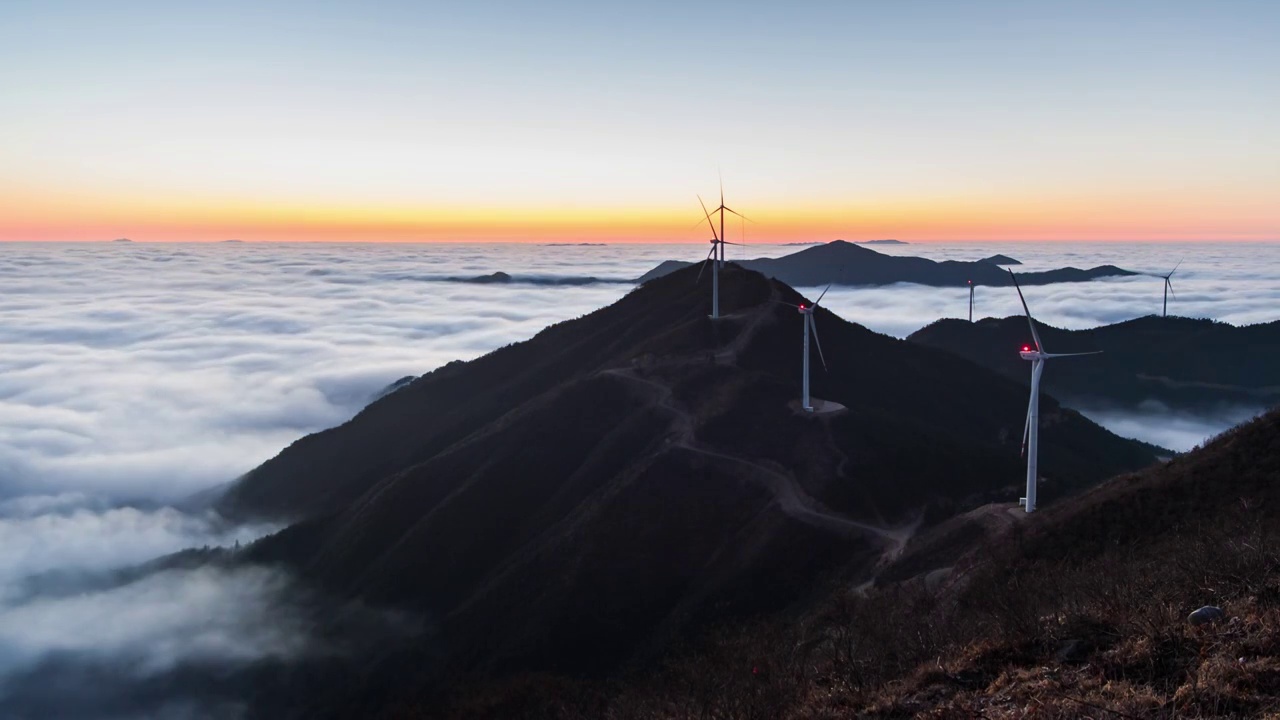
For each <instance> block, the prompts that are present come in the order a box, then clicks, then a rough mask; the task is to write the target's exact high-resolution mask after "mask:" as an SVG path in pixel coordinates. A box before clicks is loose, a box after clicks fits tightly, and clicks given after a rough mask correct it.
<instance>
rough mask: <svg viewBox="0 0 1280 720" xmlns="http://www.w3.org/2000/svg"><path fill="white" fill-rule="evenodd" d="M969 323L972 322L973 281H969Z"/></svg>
mask: <svg viewBox="0 0 1280 720" xmlns="http://www.w3.org/2000/svg"><path fill="white" fill-rule="evenodd" d="M969 322H973V281H972V280H970V281H969Z"/></svg>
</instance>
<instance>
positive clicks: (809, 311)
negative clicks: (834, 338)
mask: <svg viewBox="0 0 1280 720" xmlns="http://www.w3.org/2000/svg"><path fill="white" fill-rule="evenodd" d="M830 289H831V286H830V285H827V287H826V290H823V291H822V295H819V296H818V299H817V300H814V301H813V304H812V305H805V304H804V303H800V304H799V305H793V304H792V303H786V304H787V305H791V306H792V307H794V308H795V309H796V310H798V311H799V312H800V315H801V316H802V317H804V378H803V380H802V382H801V387H802V388H803V390H802V392H803V394H802V395H801V397H800V407H801V408H803V409H804V411H805V412H813V405H811V404H810V403H809V333H813V343H814V344H815V345H817V346H818V359H819V360H821V361H822V369H823V370H826V369H827V359H826V358H825V357H823V355H822V341H820V340H818V326H817V325H816V324H815V323H814V320H813V311H814V310H817V309H818V303H820V302H822V298H823V297H824V296H826V294H827V290H830Z"/></svg>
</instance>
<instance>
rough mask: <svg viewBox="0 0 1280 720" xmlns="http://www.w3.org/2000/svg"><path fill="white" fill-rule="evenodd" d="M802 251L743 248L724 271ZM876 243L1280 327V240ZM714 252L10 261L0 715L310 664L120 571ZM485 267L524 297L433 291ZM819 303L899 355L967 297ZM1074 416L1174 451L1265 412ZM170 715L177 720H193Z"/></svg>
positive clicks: (244, 531)
mask: <svg viewBox="0 0 1280 720" xmlns="http://www.w3.org/2000/svg"><path fill="white" fill-rule="evenodd" d="M799 249H802V248H799V247H785V246H750V247H746V248H738V247H735V248H733V249H732V252H731V253H730V259H731V260H732V259H735V257H758V256H777V255H781V254H786V253H789V252H794V251H796V250H799ZM877 249H878V250H881V251H883V252H889V253H893V254H912V255H921V256H925V257H931V258H934V259H964V260H972V259H978V258H981V257H985V256H987V255H991V254H994V253H997V252H1001V253H1005V254H1008V255H1012V256H1014V257H1016V258H1018V259H1020V260H1022V261H1023V262H1024V263H1025V266H1024V267H1025V269H1028V270H1041V269H1050V268H1054V267H1061V266H1064V265H1075V266H1077V267H1091V266H1094V265H1099V264H1104V263H1112V264H1116V265H1120V266H1121V267H1125V268H1128V269H1133V270H1139V271H1144V272H1152V273H1155V272H1167V271H1168V270H1169V269H1170V268H1171V267H1173V265H1174V264H1175V263H1177V262H1179V261H1180V260H1181V261H1183V264H1182V266H1181V267H1180V269H1179V270H1178V273H1177V274H1176V275H1175V276H1174V288H1175V290H1176V292H1177V299H1176V300H1174V299H1172V298H1171V299H1170V311H1171V312H1173V313H1177V314H1182V315H1191V316H1197V317H1211V318H1215V319H1218V320H1224V321H1228V322H1232V323H1237V324H1245V323H1253V322H1263V321H1271V320H1276V319H1278V318H1280V304H1277V302H1276V301H1277V296H1278V295H1280V246H1277V245H1259V244H1213V245H1210V244H1204V245H1200V244H1190V245H1188V244H1177V245H1173V244H1167V245H1161V244H1029V243H1028V244H1015V243H989V244H976V243H969V244H954V245H941V244H929V245H923V244H921V245H905V246H878V247H877ZM705 253H706V246H705V245H701V246H698V245H638V246H633V245H622V246H619V245H611V246H577V245H563V246H484V245H430V246H428V245H267V244H253V243H226V244H201V245H163V244H131V243H94V244H0V348H3V353H0V715H4V714H5V710H6V705H5V703H6V698H10V699H13V698H19V700H20V701H21V702H27V703H31V702H37V701H40V702H45V701H47V702H54V700H50V699H48V698H46V699H45V700H39V698H37V700H32V699H31V693H30V692H29V690H30V683H31V682H33V680H32V678H36V677H42V676H41V675H39V670H40V668H42V667H52V666H58V665H57V663H60V662H65V661H66V660H67V659H68V658H73V659H77V660H83V661H84V662H89V663H98V664H99V665H101V666H104V667H105V666H113V667H115V666H119V667H127V668H128V669H129V671H128V673H124V675H125V676H126V677H128V678H133V679H140V678H146V677H151V676H154V675H155V674H157V673H163V672H167V671H171V670H172V669H174V668H175V667H178V666H181V665H182V664H183V663H208V662H223V663H227V664H229V665H232V666H234V665H236V664H243V663H251V662H255V661H259V660H262V659H264V658H292V657H298V656H303V655H305V654H307V653H309V652H313V651H314V650H315V649H314V648H312V647H310V646H309V643H308V640H307V639H306V637H305V633H304V632H303V631H302V629H301V628H299V627H297V625H296V623H293V622H291V621H290V620H289V614H288V613H281V612H277V608H279V607H281V605H282V604H283V603H284V600H285V598H287V597H288V596H289V595H290V594H291V592H292V590H291V588H292V582H291V580H290V579H289V578H287V577H283V576H280V575H279V574H277V573H272V572H268V571H265V570H261V569H237V570H228V569H212V568H209V567H205V568H198V569H181V568H170V569H166V570H163V571H161V572H156V573H151V574H141V575H136V576H129V577H128V578H126V579H119V578H116V579H114V580H112V579H110V578H111V576H110V573H111V572H113V571H116V570H120V569H124V568H129V567H132V566H135V565H137V564H139V563H143V562H146V561H149V560H151V559H153V558H156V557H158V556H161V555H164V554H166V553H172V552H175V551H177V550H181V549H183V548H188V547H200V546H206V545H208V546H229V545H233V544H234V543H236V542H241V543H244V542H248V541H250V540H252V539H253V538H255V537H258V536H260V535H262V534H264V533H266V532H269V531H271V530H273V529H274V528H269V527H229V526H227V525H226V524H225V523H223V522H222V521H221V520H220V519H219V518H217V517H215V516H213V515H211V514H209V513H208V512H207V511H203V510H192V509H190V508H189V507H188V506H186V505H182V504H181V503H180V501H182V500H183V499H185V498H188V497H190V496H192V495H193V494H195V493H199V492H201V491H206V490H209V489H210V488H215V487H217V486H219V485H221V484H224V483H227V482H229V481H231V480H233V479H234V478H236V477H237V476H239V475H240V474H241V473H243V472H245V471H247V470H249V469H251V468H252V467H254V466H256V465H257V464H259V463H261V462H262V461H264V460H266V459H268V458H269V457H271V456H272V455H274V454H275V453H276V452H278V451H279V450H280V449H282V448H283V447H285V446H286V445H288V444H289V443H290V442H292V441H294V440H296V439H297V438H299V437H301V436H302V435H305V434H307V433H310V432H314V431H316V430H320V429H323V428H326V427H331V426H333V425H336V424H339V423H341V422H343V421H345V420H346V419H348V418H350V417H351V416H352V415H353V414H354V413H356V412H357V411H358V410H359V409H360V408H361V407H363V406H364V405H365V404H367V403H368V402H369V400H370V399H372V398H373V397H374V396H375V395H376V394H377V393H378V392H379V391H380V390H381V389H383V388H385V387H386V386H387V385H388V384H389V383H391V382H393V381H395V380H397V379H398V378H401V377H404V376H406V375H418V374H421V373H423V372H426V371H429V370H431V369H433V368H435V367H438V366H440V365H442V364H444V363H446V362H449V361H451V360H456V359H464V360H465V359H470V358H474V357H477V356H479V355H481V354H483V353H485V352H488V351H490V350H493V349H495V348H497V347H500V346H502V345H505V344H508V343H511V342H516V341H520V340H523V339H526V338H528V337H530V336H532V335H534V334H535V333H537V332H538V331H539V330H541V329H542V328H544V327H546V326H547V325H549V324H551V323H555V322H558V321H561V320H565V319H569V318H573V317H577V316H580V315H583V314H585V313H587V312H589V311H591V310H594V309H596V308H598V307H600V306H603V305H606V304H608V303H611V302H613V301H615V300H617V299H619V298H620V297H622V296H623V295H624V294H626V293H627V292H629V291H630V290H631V289H632V287H633V285H632V284H630V283H629V282H628V281H629V280H630V279H632V278H635V277H638V276H639V275H641V274H643V273H644V272H645V271H647V270H649V269H650V268H651V267H653V266H654V265H656V264H657V263H658V262H660V261H661V260H665V259H673V258H674V259H683V260H697V259H700V258H701V257H704V256H705ZM496 271H503V272H507V273H509V274H511V275H512V276H514V277H515V278H516V279H517V280H518V281H524V282H516V283H512V284H468V283H460V282H449V281H446V280H444V278H449V277H470V276H475V275H483V274H488V273H492V272H496ZM586 278H595V279H597V280H599V282H585V279H586ZM562 281H567V284H566V283H565V282H562ZM580 283H581V284H580ZM1161 283H1162V281H1161V280H1159V279H1153V278H1151V277H1134V278H1118V279H1111V280H1103V281H1098V282H1091V283H1081V284H1064V285H1050V286H1038V287H1032V288H1028V289H1027V291H1026V292H1027V300H1028V302H1029V303H1030V304H1031V307H1032V310H1033V312H1034V313H1035V314H1036V315H1037V318H1038V319H1040V320H1041V321H1043V322H1046V323H1049V324H1051V325H1057V326H1060V327H1070V328H1084V327H1092V326H1096V325H1099V324H1104V323H1110V322H1115V321H1119V320H1124V319H1128V318H1132V317H1137V316H1141V315H1145V314H1150V313H1156V312H1159V310H1160V300H1161ZM802 291H805V292H807V293H809V294H810V296H811V297H812V296H815V295H816V293H817V292H819V291H820V289H818V288H802ZM824 304H825V305H827V306H828V307H829V308H830V309H831V310H833V311H834V312H836V313H838V314H840V315H842V316H844V317H845V318H847V319H849V320H852V321H855V322H858V323H861V324H863V325H866V326H868V327H870V328H872V329H874V330H878V331H881V332H885V333H888V334H891V335H895V336H899V337H903V336H905V335H907V334H909V333H910V332H912V331H914V330H916V329H918V328H920V327H922V326H924V325H926V324H928V323H929V322H932V321H933V320H936V319H937V318H939V317H944V316H950V317H963V316H964V315H965V313H966V312H967V308H968V293H967V290H964V289H947V288H943V289H939V288H924V287H919V286H911V285H896V286H890V287H882V288H832V289H831V291H830V293H829V294H828V295H827V298H826V299H825V300H824ZM1018 310H1019V306H1018V300H1017V296H1016V294H1014V293H1013V291H1012V290H1011V289H1008V288H990V289H988V288H979V289H978V294H977V313H978V315H979V316H987V315H992V316H1004V315H1010V314H1014V313H1015V312H1017V311H1018ZM1082 410H1084V411H1085V412H1086V414H1090V415H1091V416H1092V417H1094V418H1095V419H1096V420H1098V421H1099V422H1102V423H1103V424H1105V425H1107V426H1108V427H1111V428H1112V429H1113V430H1115V431H1117V432H1119V433H1121V434H1123V435H1127V436H1132V437H1140V438H1143V439H1148V440H1151V441H1153V442H1157V443H1159V444H1161V445H1164V446H1166V447H1173V448H1175V449H1186V448H1189V447H1191V446H1192V445H1194V444H1196V443H1198V442H1200V441H1201V440H1202V439H1203V438H1204V437H1206V436H1208V435H1211V434H1214V433H1216V432H1219V431H1221V430H1223V429H1225V428H1226V427H1227V426H1228V425H1229V424H1231V423H1232V422H1237V421H1238V420H1240V419H1244V417H1247V416H1248V414H1250V413H1251V412H1254V410H1253V409H1240V410H1239V411H1238V412H1235V413H1234V414H1231V413H1227V414H1226V415H1222V416H1216V417H1185V416H1179V417H1173V416H1169V415H1168V414H1167V413H1163V412H1160V411H1159V409H1153V410H1152V411H1151V412H1149V413H1142V414H1128V415H1123V414H1116V413H1114V412H1109V411H1101V410H1099V411H1092V410H1090V409H1087V408H1085V409H1082ZM174 504H178V505H179V506H180V507H186V508H187V509H185V510H179V509H176V508H175V507H173V506H172V505H174ZM104 577H105V578H107V579H106V580H104ZM51 663H54V665H52V666H51V665H50V664H51ZM58 667H60V666H58ZM33 673H34V674H33ZM44 677H47V675H46V676H44ZM112 677H116V678H118V677H119V675H113V676H112ZM24 684H25V685H24ZM19 700H13V702H15V703H16V702H19ZM166 702H168V701H166ZM13 707H14V706H9V707H8V709H9V710H10V711H11V710H12V708H13ZM24 707H25V706H24ZM165 707H169V706H168V705H166V706H165ZM172 707H174V708H177V709H174V710H172V714H174V715H175V716H184V714H190V713H191V712H192V711H191V709H190V707H188V706H187V705H183V704H182V703H181V702H179V703H178V704H177V705H174V706H172ZM152 710H153V712H152V713H151V714H155V713H156V712H159V710H157V709H155V708H153V709H152ZM227 712H229V713H232V714H234V708H233V709H232V710H227ZM9 714H11V715H12V714H13V713H12V712H10V713H9Z"/></svg>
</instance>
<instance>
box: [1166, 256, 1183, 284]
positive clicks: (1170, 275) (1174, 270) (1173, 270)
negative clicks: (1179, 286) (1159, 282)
mask: <svg viewBox="0 0 1280 720" xmlns="http://www.w3.org/2000/svg"><path fill="white" fill-rule="evenodd" d="M1182 260H1186V258H1182ZM1182 260H1179V261H1178V264H1177V265H1174V266H1173V269H1172V270H1170V271H1169V274H1168V275H1165V279H1166V280H1168V279H1169V278H1171V277H1173V274H1174V273H1176V272H1178V268H1180V267H1182Z"/></svg>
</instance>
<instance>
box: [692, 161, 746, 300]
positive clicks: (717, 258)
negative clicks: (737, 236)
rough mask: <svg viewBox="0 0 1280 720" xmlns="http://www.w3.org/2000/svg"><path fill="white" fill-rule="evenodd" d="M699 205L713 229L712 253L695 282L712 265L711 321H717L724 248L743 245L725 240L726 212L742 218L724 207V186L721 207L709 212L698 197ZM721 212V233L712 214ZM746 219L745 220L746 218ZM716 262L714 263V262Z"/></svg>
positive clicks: (721, 192)
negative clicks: (717, 229)
mask: <svg viewBox="0 0 1280 720" xmlns="http://www.w3.org/2000/svg"><path fill="white" fill-rule="evenodd" d="M698 204H700V205H702V215H703V217H705V218H706V219H707V225H708V226H710V228H711V252H709V253H707V259H706V260H704V261H702V268H701V269H699V270H698V279H697V280H695V281H694V282H701V281H702V273H703V271H704V270H706V269H707V263H709V262H710V263H711V319H712V320H716V319H719V317H720V268H721V267H722V266H723V265H724V246H725V245H739V244H741V243H734V242H728V241H727V240H725V239H724V211H725V210H728V211H729V212H731V213H733V214H734V215H737V216H738V217H742V215H740V214H739V213H736V212H734V211H733V210H729V208H727V207H725V206H724V185H723V183H722V184H721V186H720V207H718V208H716V209H715V210H712V211H711V212H707V204H706V203H705V202H702V196H701V195H699V196H698ZM717 211H719V212H720V232H718V233H717V232H716V226H715V223H714V222H712V221H711V213H712V212H717ZM744 219H745V218H744ZM713 260H714V262H712V261H713Z"/></svg>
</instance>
